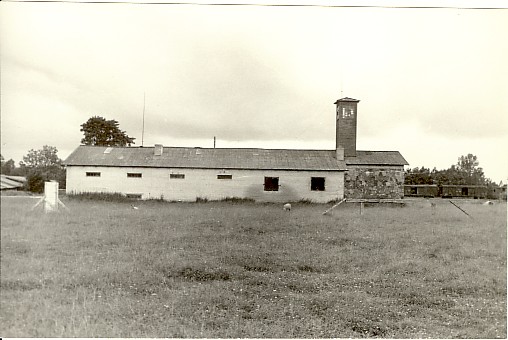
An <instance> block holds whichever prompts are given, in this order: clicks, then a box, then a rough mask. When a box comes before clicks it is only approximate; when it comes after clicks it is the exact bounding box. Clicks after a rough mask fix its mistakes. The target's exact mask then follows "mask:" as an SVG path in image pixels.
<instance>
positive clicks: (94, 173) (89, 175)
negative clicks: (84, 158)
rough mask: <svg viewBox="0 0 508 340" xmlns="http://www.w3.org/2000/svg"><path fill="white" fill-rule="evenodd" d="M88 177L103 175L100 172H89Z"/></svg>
mask: <svg viewBox="0 0 508 340" xmlns="http://www.w3.org/2000/svg"><path fill="white" fill-rule="evenodd" d="M86 177H101V173H100V172H87V173H86Z"/></svg>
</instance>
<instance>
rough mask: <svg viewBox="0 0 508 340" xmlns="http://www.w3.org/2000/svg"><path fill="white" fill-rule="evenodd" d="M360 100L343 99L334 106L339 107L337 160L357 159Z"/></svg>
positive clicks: (336, 134) (336, 133)
mask: <svg viewBox="0 0 508 340" xmlns="http://www.w3.org/2000/svg"><path fill="white" fill-rule="evenodd" d="M358 102H359V100H356V99H353V98H348V97H345V98H342V99H339V100H337V101H336V102H335V103H334V104H335V105H337V111H336V112H337V116H336V119H337V121H336V125H335V126H336V131H335V138H336V144H335V147H336V150H337V159H340V160H343V159H344V157H356V114H357V111H356V109H357V105H358Z"/></svg>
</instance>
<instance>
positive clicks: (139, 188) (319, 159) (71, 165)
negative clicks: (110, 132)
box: [64, 98, 408, 203]
mask: <svg viewBox="0 0 508 340" xmlns="http://www.w3.org/2000/svg"><path fill="white" fill-rule="evenodd" d="M358 102H359V101H358V100H355V99H352V98H342V99H339V100H337V101H336V102H335V104H336V148H335V150H288V149H254V148H245V149H221V148H192V147H183V148H182V147H163V146H162V145H155V147H98V146H83V145H82V146H79V147H78V148H77V149H76V150H75V151H74V152H73V153H72V154H71V155H70V156H69V157H68V158H67V159H66V160H65V162H64V164H65V165H66V167H67V188H66V191H67V193H83V192H107V193H122V194H125V195H127V196H131V197H135V198H141V199H149V198H163V199H165V200H182V201H194V200H196V198H203V199H204V198H206V199H209V200H220V199H224V198H227V197H237V198H251V199H254V200H256V201H263V202H286V201H299V200H310V201H313V202H321V203H325V202H329V201H333V200H338V199H342V198H376V199H383V198H390V199H396V198H402V197H403V196H404V187H403V184H404V165H407V164H408V163H407V162H406V160H405V159H404V158H403V157H402V155H401V154H400V153H399V152H398V151H359V150H356V131H357V128H356V126H357V104H358Z"/></svg>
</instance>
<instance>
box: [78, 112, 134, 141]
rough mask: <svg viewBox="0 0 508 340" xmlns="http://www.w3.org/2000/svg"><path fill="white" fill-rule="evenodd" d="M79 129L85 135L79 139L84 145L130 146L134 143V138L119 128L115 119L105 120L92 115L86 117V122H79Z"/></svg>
mask: <svg viewBox="0 0 508 340" xmlns="http://www.w3.org/2000/svg"><path fill="white" fill-rule="evenodd" d="M79 131H81V132H83V134H84V135H85V136H84V137H83V139H81V143H83V144H85V145H99V146H126V145H128V146H131V144H134V139H136V138H133V137H129V136H128V135H127V134H126V133H125V131H122V130H120V128H119V127H118V122H117V121H116V120H114V119H112V120H106V119H105V118H103V117H99V116H94V117H92V118H90V119H88V121H87V122H86V123H83V124H81V129H80V130H79Z"/></svg>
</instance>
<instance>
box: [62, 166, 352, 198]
mask: <svg viewBox="0 0 508 340" xmlns="http://www.w3.org/2000/svg"><path fill="white" fill-rule="evenodd" d="M86 172H100V173H101V176H100V177H87V176H86ZM127 173H142V178H128V177H127ZM171 173H175V174H185V179H170V174H171ZM218 174H231V175H232V179H222V180H220V179H217V175H218ZM265 176H269V177H279V185H280V187H279V191H264V177H265ZM311 177H325V191H311V189H310V182H311ZM66 191H67V193H80V192H110V193H114V192H119V193H123V194H141V195H142V198H143V199H149V198H161V197H162V198H163V199H165V200H169V201H173V200H175V201H176V200H182V201H194V200H196V197H201V198H207V199H209V200H220V199H223V198H226V197H239V198H252V199H255V200H256V201H262V202H287V201H298V200H301V199H307V200H311V201H313V202H318V203H326V202H329V201H332V200H336V199H341V198H343V197H344V172H341V171H279V170H226V171H223V170H214V169H164V168H127V167H125V168H123V167H122V168H120V167H83V166H68V167H67V187H66Z"/></svg>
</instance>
